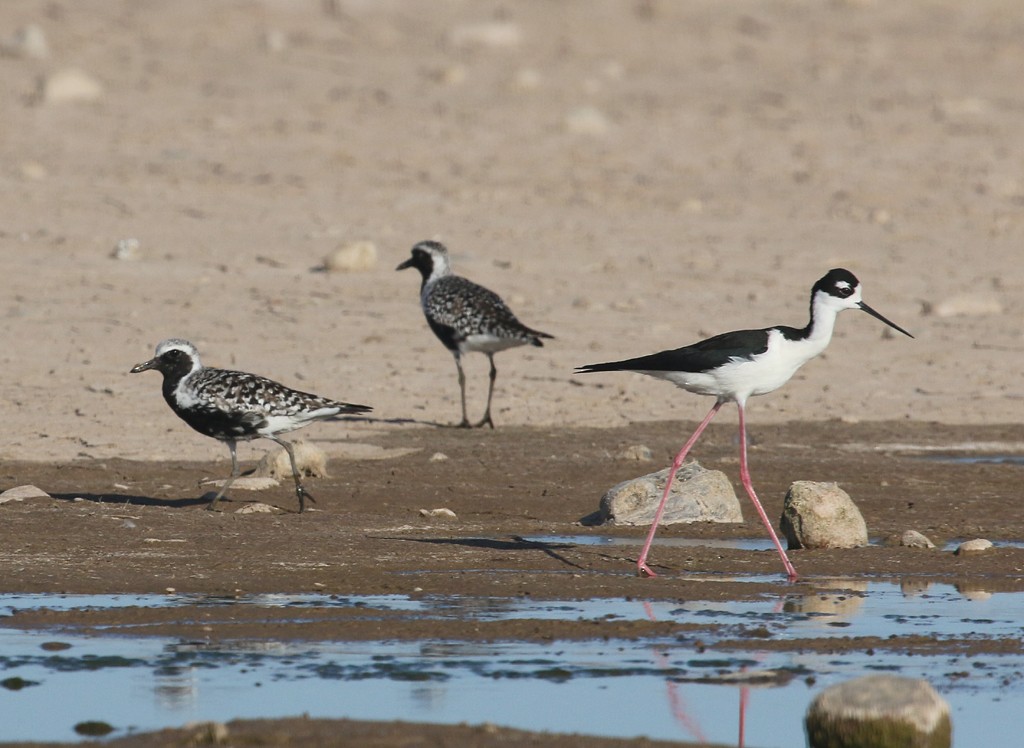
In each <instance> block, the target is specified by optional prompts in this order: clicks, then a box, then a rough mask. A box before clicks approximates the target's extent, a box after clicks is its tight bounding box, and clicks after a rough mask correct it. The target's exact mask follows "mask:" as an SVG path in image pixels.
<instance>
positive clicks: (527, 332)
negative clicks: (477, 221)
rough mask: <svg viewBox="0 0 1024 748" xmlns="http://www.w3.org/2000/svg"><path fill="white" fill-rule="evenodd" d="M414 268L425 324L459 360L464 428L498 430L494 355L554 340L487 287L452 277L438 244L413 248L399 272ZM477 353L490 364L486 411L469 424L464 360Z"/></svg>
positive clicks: (446, 254) (457, 364)
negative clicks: (518, 316) (519, 316)
mask: <svg viewBox="0 0 1024 748" xmlns="http://www.w3.org/2000/svg"><path fill="white" fill-rule="evenodd" d="M406 268H416V269H417V270H419V271H420V275H422V276H423V282H422V284H421V286H420V304H421V305H422V307H423V314H424V315H425V316H426V318H427V324H428V325H430V329H431V330H433V331H434V334H435V335H437V337H438V339H439V340H440V341H441V342H442V343H444V345H445V347H446V348H447V349H448V350H449V351H451V352H452V355H453V356H454V357H455V366H456V368H457V369H458V372H459V392H460V397H461V402H462V421H460V422H459V424H458V425H459V426H461V427H463V428H469V427H471V426H472V427H480V426H483V425H484V424H486V425H488V426H490V427H491V428H492V429H493V428H494V421H493V420H491V398H492V397H493V395H494V380H495V379H496V378H497V376H498V370H497V368H495V366H494V354H495V353H497V352H499V351H503V350H505V349H506V348H515V347H517V346H520V345H536V346H541V345H544V343H543V342H542V340H541V339H542V338H553V337H554V336H552V335H548V334H547V333H546V332H539V331H537V330H532V329H530V328H529V327H527V326H526V325H524V324H523V323H522V322H520V321H519V320H518V319H516V316H515V315H514V314H513V313H512V310H511V309H509V308H508V305H507V304H505V302H504V301H502V300H501V298H500V297H499V296H498V295H497V294H496V293H494V292H493V291H490V290H488V289H486V288H484V287H483V286H480V285H477V284H476V283H473V282H472V281H469V280H466V279H465V278H463V277H461V276H458V275H455V274H454V273H452V269H451V263H450V262H449V259H448V250H447V249H446V248H445V246H444V245H443V244H441V243H440V242H435V241H423V242H420V243H419V244H417V245H416V246H414V247H413V248H412V256H411V257H410V258H409V259H408V260H406V261H405V262H403V263H402V264H401V265H399V266H398V267H397V268H395V269H396V270H405V269H406ZM474 351H477V352H480V353H485V354H487V358H488V359H489V360H490V363H491V370H490V383H489V385H488V388H487V408H486V410H485V411H484V417H483V418H482V419H480V420H479V421H478V422H477V423H474V424H470V422H469V418H468V417H467V415H466V375H465V373H464V372H463V371H462V358H461V357H462V354H463V353H472V352H474Z"/></svg>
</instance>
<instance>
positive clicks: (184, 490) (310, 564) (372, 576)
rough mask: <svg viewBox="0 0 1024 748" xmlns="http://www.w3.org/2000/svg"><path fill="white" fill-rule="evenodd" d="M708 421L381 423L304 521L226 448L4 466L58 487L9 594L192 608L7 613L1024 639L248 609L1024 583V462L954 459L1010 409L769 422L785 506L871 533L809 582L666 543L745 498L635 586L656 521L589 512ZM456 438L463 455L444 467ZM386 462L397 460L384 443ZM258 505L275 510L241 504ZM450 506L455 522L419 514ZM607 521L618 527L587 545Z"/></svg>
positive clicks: (156, 621)
mask: <svg viewBox="0 0 1024 748" xmlns="http://www.w3.org/2000/svg"><path fill="white" fill-rule="evenodd" d="M691 427H692V425H691V424H690V423H679V422H663V423H649V424H636V425H633V426H630V427H623V428H619V429H571V428H569V429H547V428H545V429H538V428H528V427H505V428H501V429H499V430H497V431H494V432H491V431H483V432H469V431H462V430H457V429H437V428H426V427H421V426H405V427H397V428H391V429H388V430H375V431H374V432H373V434H372V436H371V435H370V433H369V432H368V433H367V439H366V442H365V444H372V445H373V446H374V447H375V448H376V449H374V450H369V451H371V452H373V454H374V455H375V458H374V459H351V460H337V459H335V460H333V461H332V462H331V463H330V464H329V471H330V477H328V478H322V479H311V480H310V481H309V488H310V490H311V492H312V493H313V494H314V496H315V497H316V500H317V503H316V505H315V511H307V512H306V513H304V514H301V515H300V514H298V513H296V512H295V496H294V493H293V491H292V488H291V485H290V483H288V482H283V483H282V484H281V485H280V486H278V487H277V488H272V489H268V490H266V491H262V492H248V491H233V492H232V493H231V494H230V496H229V498H228V500H227V501H225V502H224V508H225V511H223V512H208V511H206V510H205V508H204V507H205V500H204V499H203V496H204V494H205V493H206V492H207V491H208V487H206V486H203V485H201V482H202V481H204V480H206V479H208V478H210V477H221V475H222V474H223V472H224V469H225V467H226V462H224V461H222V462H209V463H195V462H170V463H151V462H150V463H144V462H133V461H125V460H111V461H103V462H99V461H75V462H69V463H63V464H61V463H58V464H47V465H43V464H38V463H13V464H11V463H8V464H5V465H4V466H3V468H2V471H0V481H2V485H3V486H5V487H7V486H10V485H15V484H24V483H32V484H35V485H37V486H39V487H40V488H43V489H44V490H46V491H47V492H49V493H50V494H51V495H52V496H53V498H51V499H29V500H26V501H23V502H11V503H8V504H5V505H3V506H0V513H2V515H3V522H2V523H0V549H2V550H0V579H2V580H3V582H2V584H0V591H2V592H6V593H51V594H52V593H67V594H83V593H87V594H88V593H91V594H101V595H110V594H127V593H148V594H156V595H164V596H167V597H168V598H175V599H176V600H177V602H176V604H175V605H174V606H173V607H170V608H160V607H146V606H140V607H131V606H129V607H118V608H110V609H97V610H83V609H70V610H53V609H46V608H42V609H38V610H30V611H22V612H19V613H17V614H16V615H13V616H7V617H3V618H0V625H4V626H8V627H17V628H22V629H25V630H48V631H52V632H54V634H55V636H56V635H59V634H60V633H61V632H75V633H83V634H97V633H103V634H106V635H109V634H110V633H111V632H116V633H117V635H130V636H166V637H177V638H180V639H181V640H202V641H206V642H216V641H230V640H267V639H271V640H275V641H330V640H350V641H373V640H378V639H387V640H391V641H403V640H406V641H430V640H446V641H450V640H461V641H513V640H515V641H538V642H544V641H572V640H585V639H591V638H607V639H613V640H617V639H622V640H637V641H639V640H666V639H668V640H677V641H693V642H699V641H702V640H709V641H711V640H713V641H715V642H716V644H715V645H714V646H716V647H720V648H722V649H723V650H733V651H735V650H742V649H744V648H747V647H756V648H758V649H761V650H773V649H776V650H786V649H791V648H793V647H794V646H798V647H800V648H802V649H803V650H805V651H813V650H815V649H816V648H822V649H824V650H826V651H832V652H841V651H844V650H849V651H851V652H858V651H863V650H864V649H865V648H876V649H878V650H879V651H884V650H887V649H888V650H892V651H901V652H911V653H912V652H920V653H928V654H934V653H936V652H948V653H950V654H954V653H965V652H969V653H971V654H973V655H978V656H984V655H986V654H987V655H996V654H1000V653H1007V652H1011V653H1017V652H1019V650H1020V643H1019V641H1015V642H1011V641H1007V640H1004V639H983V640H980V641H977V642H968V641H957V640H944V641H935V640H934V639H933V638H930V637H921V638H919V639H915V638H913V637H906V636H900V637H897V638H895V639H889V640H887V639H886V638H885V637H876V638H874V639H870V640H868V639H864V638H852V639H849V640H846V641H836V640H834V639H828V640H821V641H816V640H814V639H802V640H800V641H799V642H798V643H794V642H792V641H786V640H777V639H774V638H772V637H758V636H756V635H754V636H751V637H750V638H746V637H747V635H743V637H741V638H739V639H737V638H736V637H735V636H734V635H725V634H723V631H722V630H721V628H720V626H719V624H718V623H717V622H716V621H714V619H713V618H712V619H709V620H708V621H707V622H706V623H701V624H699V625H694V624H692V623H687V624H679V623H676V622H674V621H672V620H649V621H642V620H640V621H638V620H624V619H615V618H614V617H613V618H610V619H608V620H599V621H594V620H578V621H573V620H566V621H545V622H538V621H536V620H531V619H529V618H526V619H523V620H492V621H480V620H476V619H474V618H473V617H472V616H467V617H465V618H460V617H458V616H453V617H448V618H444V619H439V618H432V617H430V616H427V617H424V616H421V615H410V614H404V613H401V612H395V613H381V612H379V611H375V612H374V614H373V615H364V614H363V613H362V612H361V611H360V610H359V609H358V608H352V607H347V606H345V605H328V604H320V605H318V604H310V605H294V606H283V607H280V608H277V609H274V610H268V609H266V608H258V607H256V606H246V605H233V604H231V603H232V601H239V602H242V601H245V600H246V599H247V598H250V597H252V596H257V595H260V594H263V593H287V594H292V595H296V594H302V593H305V594H309V595H313V596H320V597H321V598H322V599H323V600H325V601H330V600H344V598H345V597H346V596H362V595H398V596H408V597H410V598H412V599H424V600H431V599H452V600H460V601H462V603H463V604H467V605H471V604H472V601H473V600H485V599H496V598H497V599H501V598H505V599H512V600H572V599H575V600H591V599H608V600H617V599H642V600H652V601H653V600H668V601H673V600H675V601H690V602H693V601H700V600H705V601H721V600H742V599H751V600H753V599H756V598H758V597H761V596H764V595H766V594H770V595H779V596H782V597H784V598H785V599H788V600H799V599H801V597H802V596H806V598H807V599H808V600H813V599H814V598H815V596H819V595H820V594H821V591H822V589H829V588H831V587H834V588H836V589H837V590H839V591H842V590H844V589H847V588H849V589H852V590H853V592H852V593H851V594H857V593H856V590H857V585H858V584H863V582H864V581H866V580H871V581H891V582H894V583H897V584H901V585H904V586H908V587H912V586H913V585H915V584H916V585H923V586H924V587H927V586H928V585H929V584H935V583H944V584H953V585H956V587H957V589H959V590H961V592H962V593H963V594H971V591H972V590H975V589H977V590H982V591H985V592H986V593H991V592H993V591H1022V590H1024V547H1021V542H1022V541H1024V518H1022V517H1021V516H1020V513H1019V511H1018V497H1019V486H1020V481H1021V477H1022V474H1024V468H1022V467H1021V466H1020V465H1015V464H989V463H986V462H956V461H951V460H952V459H953V458H956V457H957V456H958V455H959V456H970V457H972V458H977V457H981V456H983V455H984V454H986V452H984V451H982V452H978V451H976V450H971V449H970V445H972V444H973V445H979V444H984V445H985V446H987V448H988V450H989V452H988V453H989V454H991V450H992V449H993V448H994V449H996V450H997V453H996V454H997V455H998V454H1002V453H1004V452H1005V453H1016V452H1015V451H1016V450H1020V449H1021V448H1022V443H1021V442H1020V441H1018V438H1019V435H1020V430H1019V428H1018V427H1016V426H1014V425H1006V426H986V427H976V426H970V427H954V426H942V425H939V424H913V423H896V422H893V423H859V424H848V423H841V422H838V421H835V422H824V423H822V422H816V423H792V424H785V425H768V426H757V427H755V428H754V430H753V434H752V437H753V441H754V446H753V447H752V448H751V451H750V459H751V471H752V474H753V479H754V482H755V485H756V486H757V488H758V489H759V493H760V495H761V498H762V501H763V502H764V503H765V505H766V507H767V508H768V511H769V513H770V515H771V516H773V517H778V515H779V514H780V512H781V506H782V498H783V496H784V493H785V490H786V488H787V487H788V485H789V483H790V482H791V481H793V480H797V479H800V480H835V481H837V482H838V483H839V484H840V485H841V486H842V487H843V488H844V489H845V490H847V491H848V492H849V493H850V494H851V496H852V497H853V498H854V500H855V501H856V502H857V504H858V506H859V507H860V509H861V511H862V513H863V514H864V516H865V519H866V521H867V523H868V527H869V534H870V536H871V538H872V545H871V546H870V547H867V548H860V549H851V550H835V551H806V550H805V551H794V552H792V554H791V558H792V560H793V562H794V564H795V565H796V567H797V569H798V570H799V571H800V573H801V574H802V575H803V577H802V579H801V581H798V582H797V583H795V584H790V583H788V582H786V580H785V577H784V575H783V574H782V572H781V567H780V564H779V561H778V557H777V556H776V554H775V553H774V552H773V551H770V550H763V551H760V550H757V551H747V550H741V549H738V548H721V547H711V546H700V545H697V546H676V545H673V544H672V543H671V539H673V538H691V539H706V540H722V539H734V538H749V539H759V538H762V537H763V529H762V528H761V526H760V525H759V523H758V521H757V519H756V515H754V513H753V511H752V509H751V508H750V507H749V504H748V502H746V500H745V498H744V499H743V500H742V502H741V503H742V505H743V508H744V515H745V518H746V519H745V521H744V522H743V523H742V524H735V525H675V526H671V527H667V528H663V530H662V531H661V532H660V533H659V536H658V537H659V539H661V540H662V541H668V542H662V543H660V544H659V543H658V542H657V541H656V544H655V549H654V553H653V555H652V558H653V561H654V564H655V569H656V570H657V571H658V572H659V574H660V576H658V577H657V578H654V579H641V578H638V577H637V576H635V574H634V566H633V560H634V559H635V553H636V552H637V550H638V548H639V542H640V540H641V538H642V537H643V535H644V532H645V530H644V528H623V527H590V526H586V525H584V524H581V522H580V520H581V519H582V518H583V517H585V516H586V515H588V514H589V513H590V512H592V511H593V510H594V509H595V508H596V506H597V502H598V500H599V498H600V495H601V493H602V492H603V491H604V490H605V489H606V488H608V487H610V486H611V485H613V484H615V483H617V482H619V481H621V480H624V479H626V478H629V477H633V476H636V475H639V474H642V473H645V472H651V471H654V470H657V469H660V468H661V467H663V466H664V463H667V462H668V461H669V460H670V459H671V455H672V452H673V451H674V449H675V448H676V447H677V445H678V442H679V439H680V435H681V434H686V433H687V430H688V429H690V428H691ZM735 436H736V435H735V429H734V426H733V425H732V424H728V423H722V424H715V425H714V426H712V427H711V428H710V429H709V431H708V433H707V436H706V437H705V439H704V440H703V441H702V442H701V444H700V445H699V448H698V449H697V451H696V455H695V456H696V457H697V458H698V459H699V460H700V461H701V462H702V464H704V465H705V466H707V467H710V468H719V469H722V470H724V471H725V472H726V474H727V475H729V476H730V478H731V479H732V481H733V483H734V485H735V486H737V487H738V476H737V475H736V472H737V470H738V465H737V462H736V458H735V443H734V442H735ZM637 444H642V445H645V446H648V447H649V448H650V449H651V450H652V452H653V453H654V454H655V455H656V456H657V459H656V460H655V461H652V462H637V461H627V460H623V459H617V458H616V457H615V455H617V454H619V453H621V452H622V451H623V448H624V447H627V446H630V445H637ZM353 445H354V442H353V443H350V444H349V445H348V446H349V447H350V448H351V447H353ZM1000 448H1001V451H1000ZM352 451H359V450H352ZM438 453H441V454H444V455H446V456H447V459H443V460H442V459H438V458H437V457H436V455H437V454H438ZM381 454H391V455H395V456H392V457H389V458H385V459H379V456H380V455H381ZM939 458H941V459H939ZM246 467H251V463H249V464H247V465H246ZM739 491H740V495H742V488H740V489H739ZM254 501H259V502H267V503H269V504H272V505H275V506H277V507H279V510H278V511H277V512H276V513H273V514H238V513H235V510H237V509H240V508H242V507H243V506H245V505H247V504H250V503H252V502H254ZM440 507H444V508H447V509H450V510H451V511H452V512H454V514H455V517H454V518H443V517H436V516H423V515H422V514H421V512H420V510H421V509H428V510H429V509H436V508H440ZM906 529H917V530H919V531H920V532H922V533H924V534H925V535H927V536H929V537H930V538H931V539H932V540H933V541H934V542H935V543H936V544H937V545H938V546H939V549H938V550H933V551H925V550H919V549H910V548H901V547H898V546H893V545H890V544H889V543H888V540H887V539H890V538H892V537H893V536H898V535H899V534H900V533H902V532H903V531H904V530H906ZM595 537H601V538H604V539H605V540H609V539H610V540H617V541H618V542H602V543H600V544H591V543H588V542H585V541H586V539H587V538H595ZM971 537H988V538H990V539H992V540H994V541H996V543H997V547H996V548H995V549H993V550H992V551H990V552H988V553H983V554H979V555H972V556H957V555H954V554H953V553H952V552H950V551H948V550H942V548H943V547H944V546H947V547H948V546H949V544H950V543H951V541H954V540H956V539H966V538H971ZM573 538H575V539H576V541H574V540H573ZM577 541H578V542H577ZM1001 543H1004V544H1008V545H1002V546H1000V544H1001ZM314 722H315V721H314ZM392 727H393V725H392V726H391V727H389V728H387V729H388V730H390V729H392ZM240 729H241V728H240ZM245 729H248V728H245ZM333 729H335V728H334V727H333V726H331V725H329V724H326V723H325V725H324V726H323V731H324V732H323V733H322V734H323V735H325V736H329V735H330V734H331V731H332V730H333ZM382 729H384V728H382ZM453 729H454V728H453ZM459 729H460V730H461V729H462V728H459ZM399 732H401V731H399ZM464 737H465V736H464ZM478 737H479V736H478ZM453 739H454V738H453ZM459 739H460V740H461V739H463V738H462V737H460V738H459ZM465 739H466V740H470V741H472V740H474V738H471V737H465ZM130 740H135V741H140V742H130V741H129V742H128V743H125V745H149V744H153V745H159V744H160V743H159V742H157V739H156V738H153V741H154V742H152V743H149V742H147V741H148V738H146V739H143V738H142V737H139V736H137V737H135V738H131V739H130ZM550 740H551V742H550V744H552V745H572V744H574V743H573V739H572V738H571V737H566V736H560V737H559V736H551V737H550ZM271 744H273V743H271ZM339 744H344V743H339ZM381 744H382V745H392V744H394V745H397V744H399V741H398V740H397V739H396V742H394V743H388V742H387V741H386V740H385V741H384V742H383V743H381ZM513 744H515V743H513ZM542 744H547V743H544V742H542ZM610 744H614V743H610ZM636 744H637V745H642V744H643V743H642V742H639V743H636Z"/></svg>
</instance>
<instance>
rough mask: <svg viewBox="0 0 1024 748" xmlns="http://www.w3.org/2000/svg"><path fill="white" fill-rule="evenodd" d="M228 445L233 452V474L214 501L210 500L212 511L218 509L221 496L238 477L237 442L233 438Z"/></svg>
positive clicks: (228, 441) (208, 507) (209, 507)
mask: <svg viewBox="0 0 1024 748" xmlns="http://www.w3.org/2000/svg"><path fill="white" fill-rule="evenodd" d="M227 445H228V451H230V452H231V476H230V477H229V478H228V479H227V481H225V483H224V485H223V486H221V488H220V491H218V492H217V495H216V496H214V497H213V501H211V502H210V504H209V506H207V507H206V508H207V509H209V510H210V511H211V512H215V511H218V510H217V502H218V501H220V499H221V497H222V496H223V495H224V494H225V493H226V492H227V490H228V488H230V487H231V484H232V483H234V482H235V478H237V477H238V456H237V455H236V454H235V442H234V441H232V440H227Z"/></svg>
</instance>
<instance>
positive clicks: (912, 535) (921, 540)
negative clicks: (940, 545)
mask: <svg viewBox="0 0 1024 748" xmlns="http://www.w3.org/2000/svg"><path fill="white" fill-rule="evenodd" d="M900 545H902V546H903V547H905V548H934V547H935V543H933V542H932V541H930V540H929V539H928V538H927V537H926V536H924V535H922V534H921V533H919V532H918V531H917V530H907V531H906V532H905V533H903V535H901V536H900Z"/></svg>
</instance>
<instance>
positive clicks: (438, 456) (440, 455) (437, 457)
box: [430, 452, 448, 462]
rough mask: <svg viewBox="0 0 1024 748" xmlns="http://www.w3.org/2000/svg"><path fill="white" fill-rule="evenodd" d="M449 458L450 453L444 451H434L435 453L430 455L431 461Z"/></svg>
mask: <svg viewBox="0 0 1024 748" xmlns="http://www.w3.org/2000/svg"><path fill="white" fill-rule="evenodd" d="M447 459H448V455H446V454H445V453H444V452H434V454H432V455H430V461H431V462H445V461H446V460H447Z"/></svg>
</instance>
